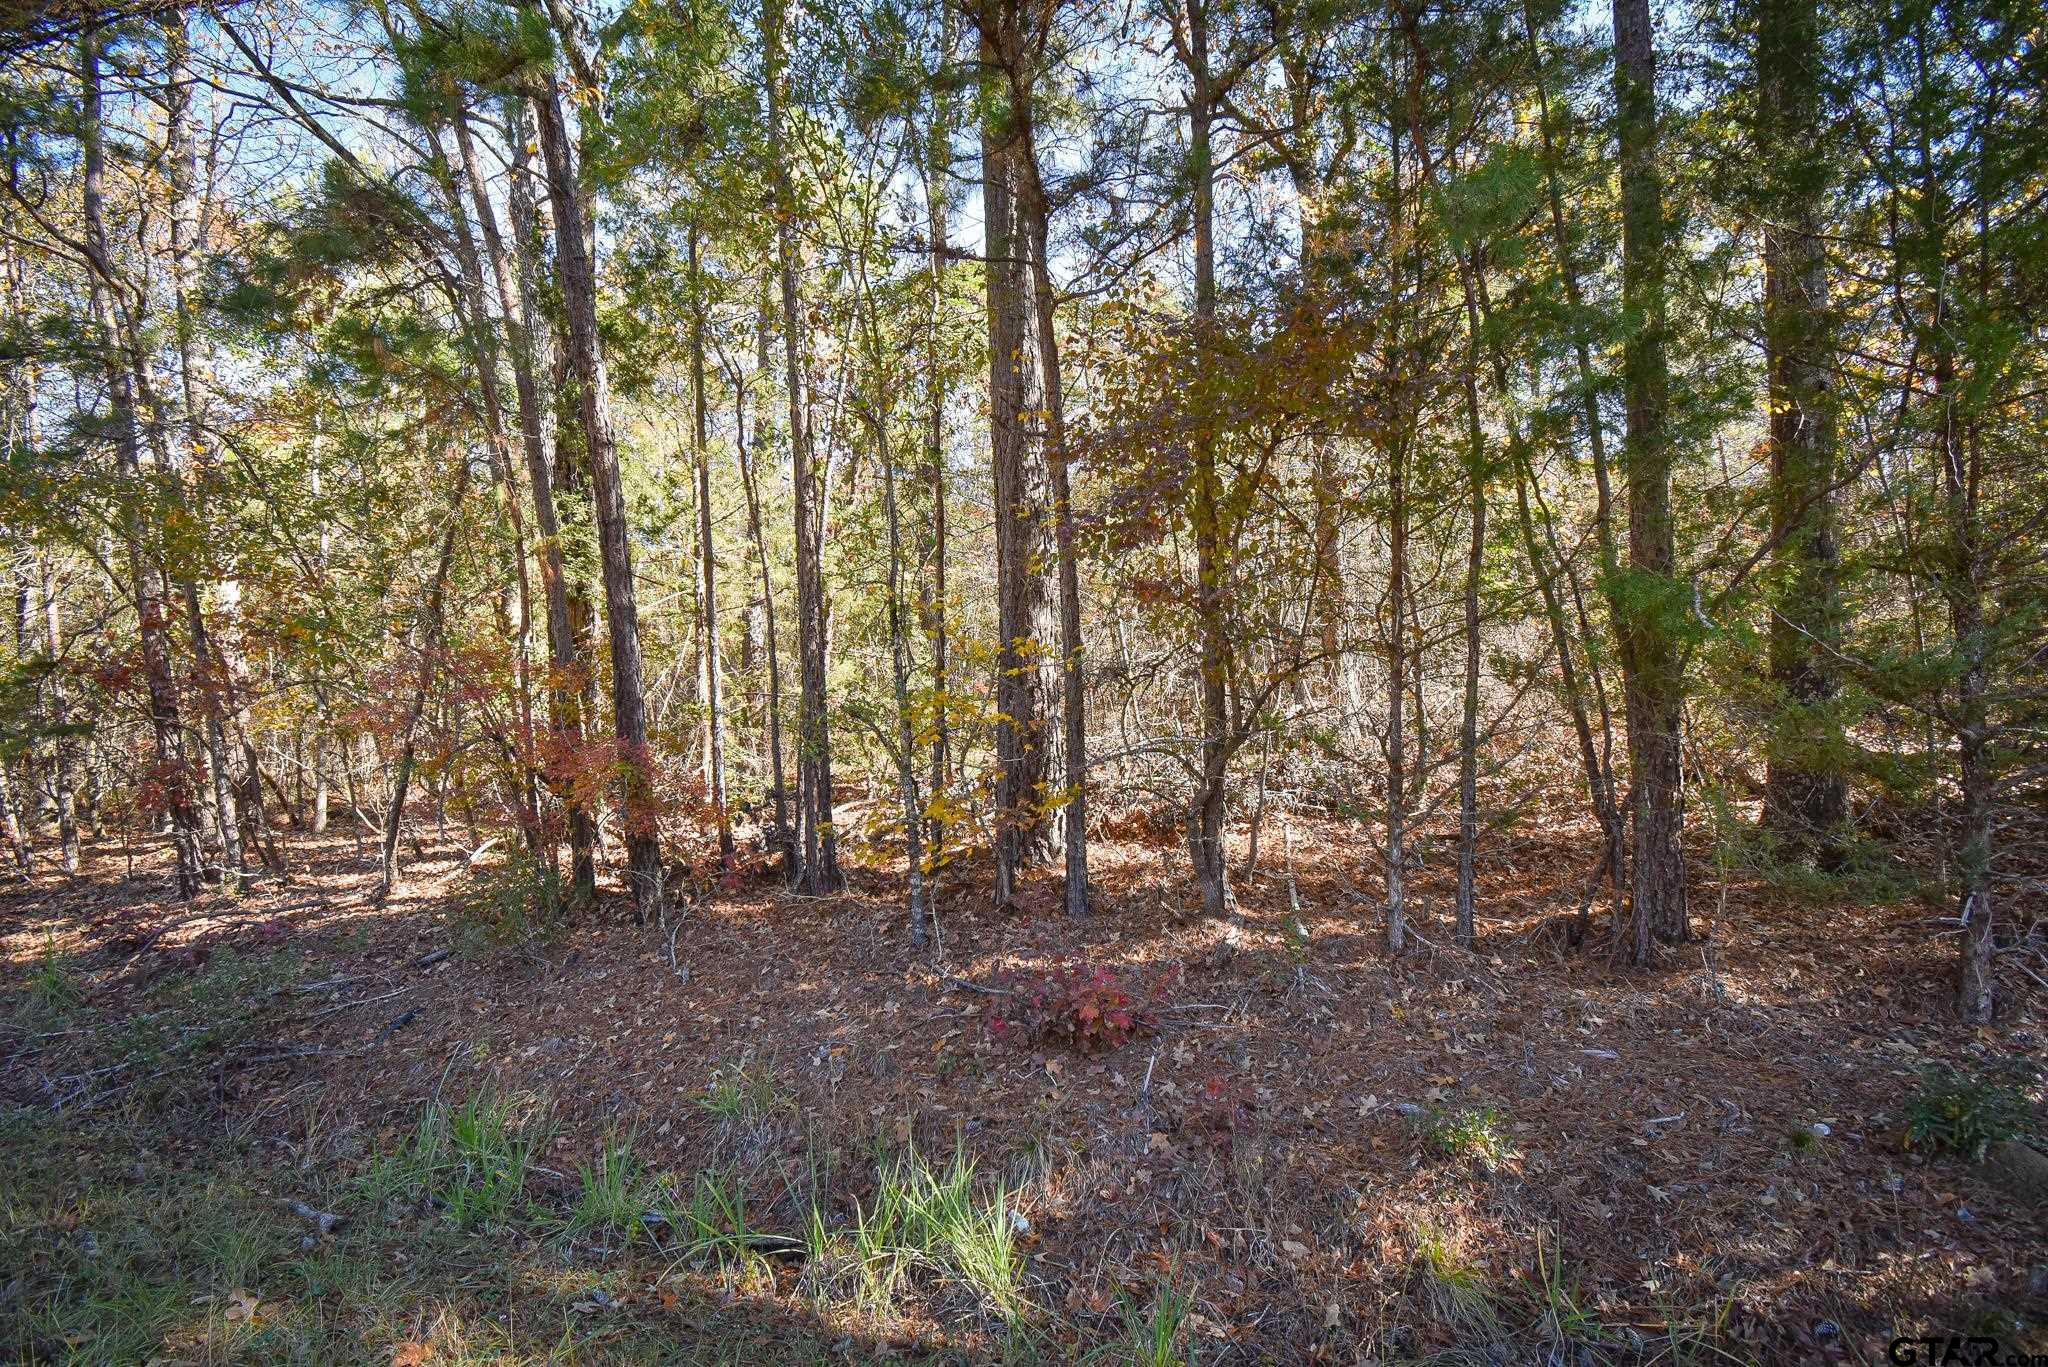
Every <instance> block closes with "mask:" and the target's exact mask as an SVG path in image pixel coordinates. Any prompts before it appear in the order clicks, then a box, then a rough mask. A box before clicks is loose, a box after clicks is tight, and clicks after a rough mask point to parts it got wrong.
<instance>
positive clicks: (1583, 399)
mask: <svg viewBox="0 0 2048 1367" xmlns="http://www.w3.org/2000/svg"><path fill="white" fill-rule="evenodd" d="M1522 31H1523V34H1524V36H1525V37H1526V38H1527V40H1528V46H1529V63H1530V69H1531V71H1532V73H1533V74H1534V76H1535V84H1536V112H1537V118H1536V128H1537V134H1538V137H1539V138H1540V140H1541V142H1542V146H1543V184H1544V196H1545V199H1546V201H1547V203H1548V207H1549V210H1550V231H1551V238H1552V241H1553V243H1554V245H1555V251H1556V266H1557V283H1558V287H1559V289H1560V291H1561V292H1562V293H1563V296H1564V301H1565V307H1566V308H1567V309H1569V310H1570V312H1571V316H1572V317H1573V318H1574V319H1578V318H1583V317H1584V316H1585V294H1584V291H1583V290H1581V288H1580V286H1579V269H1578V261H1577V256H1576V253H1575V252H1574V251H1573V249H1572V234H1571V225H1570V224H1569V222H1567V221H1566V219H1565V213H1564V190H1563V186H1562V185H1561V183H1560V177H1559V175H1558V169H1557V158H1558V152H1557V147H1556V143H1555V138H1554V135H1553V133H1552V131H1551V117H1550V86H1549V79H1550V78H1549V75H1548V73H1547V72H1546V70H1545V66H1544V61H1543V45H1542V42H1541V40H1540V39H1539V37H1538V34H1537V30H1536V20H1535V16H1534V15H1533V14H1532V13H1531V10H1530V7H1529V5H1528V4H1527V3H1526V0H1525V3H1524V4H1523V6H1522ZM1477 283H1478V288H1479V292H1480V300H1481V304H1482V306H1484V304H1485V300H1486V281H1485V279H1484V278H1483V277H1482V278H1481V279H1480V280H1479V281H1478V282H1477ZM1572 356H1573V361H1574V363H1575V367H1576V373H1577V375H1578V380H1579V404H1580V407H1581V409H1582V410H1583V412H1584V415H1585V424H1586V446H1587V450H1588V451H1589V452H1590V453H1591V455H1592V458H1593V493H1594V505H1593V537H1594V544H1595V546H1596V548H1597V549H1598V553H1599V557H1600V580H1601V583H1602V584H1604V585H1607V586H1608V588H1607V605H1608V614H1609V616H1610V617H1611V618H1612V619H1613V620H1614V621H1615V622H1617V623H1618V622H1620V621H1621V620H1622V613H1621V607H1620V601H1619V599H1618V598H1617V597H1616V596H1615V593H1614V589H1613V587H1612V586H1613V585H1614V584H1615V583H1616V582H1617V578H1616V576H1617V573H1618V571H1619V569H1620V557H1619V553H1618V552H1617V551H1616V549H1615V544H1614V486H1613V481H1612V479H1611V478H1610V477H1609V474H1608V459H1607V425H1606V422H1605V421H1604V420H1603V419H1602V418H1601V416H1600V391H1601V383H1600V376H1599V373H1598V372H1596V371H1595V370H1594V369H1593V349H1592V345H1591V343H1590V342H1589V341H1588V340H1587V337H1586V330H1585V327H1584V326H1583V324H1580V325H1576V326H1574V327H1573V329H1572ZM1504 376H1505V371H1504V370H1503V371H1502V377H1503V378H1502V379H1501V381H1500V383H1501V385H1502V387H1503V389H1504V388H1505V379H1504ZM1523 465H1524V468H1525V469H1526V470H1527V472H1528V476H1529V481H1530V486H1531V488H1534V486H1535V478H1536V475H1535V466H1534V463H1533V461H1531V460H1527V459H1525V460H1524V462H1523ZM1537 494H1538V502H1539V503H1540V502H1541V501H1542V500H1541V494H1540V490H1539V491H1537ZM1543 531H1544V535H1545V538H1546V540H1548V541H1549V543H1550V548H1551V551H1552V555H1553V559H1555V560H1556V562H1557V567H1558V569H1559V570H1560V571H1561V572H1563V573H1565V574H1566V575H1567V577H1568V578H1569V580H1570V583H1571V588H1572V602H1573V607H1574V609H1575V610H1576V614H1577V617H1578V621H1579V634H1580V639H1581V641H1583V642H1586V643H1588V645H1589V647H1590V643H1591V641H1592V640H1593V633H1592V624H1591V622H1590V621H1589V620H1588V619H1587V615H1586V612H1585V604H1584V601H1583V597H1582V596H1581V595H1580V593H1579V589H1578V578H1577V575H1576V573H1575V572H1574V571H1573V570H1572V567H1571V563H1570V562H1569V561H1568V560H1566V559H1565V558H1564V557H1563V556H1562V555H1561V554H1559V553H1558V547H1557V543H1556V535H1555V529H1554V524H1553V523H1552V522H1551V520H1549V519H1548V518H1547V517H1546V519H1545V521H1544V525H1543ZM1586 674H1587V683H1588V684H1589V685H1590V687H1591V691H1592V694H1593V698H1594V701H1595V702H1596V703H1597V704H1598V706H1599V710H1600V748H1599V751H1598V765H1597V775H1598V778H1599V781H1598V782H1597V783H1594V784H1592V786H1591V787H1590V788H1589V790H1588V791H1589V792H1590V793H1592V794H1594V813H1595V815H1596V816H1598V817H1599V820H1600V824H1601V830H1602V834H1603V835H1604V836H1605V840H1606V849H1605V852H1604V854H1603V856H1602V860H1603V863H1604V864H1605V865H1606V868H1607V879H1608V887H1609V890H1610V892H1611V894H1612V913H1613V924H1614V935H1615V940H1616V942H1617V943H1619V942H1620V938H1621V935H1622V932H1623V928H1624V920H1625V916H1624V911H1625V905H1624V902H1625V899H1624V893H1623V887H1624V885H1625V884H1626V882H1627V864H1628V858H1627V851H1626V850H1625V849H1624V844H1625V839H1626V835H1627V823H1626V821H1625V820H1624V818H1623V816H1622V813H1621V810H1620V797H1619V796H1618V794H1617V793H1616V791H1615V779H1614V729H1613V710H1612V708H1611V707H1610V706H1609V704H1608V692H1607V684H1606V678H1605V673H1604V671H1603V670H1602V669H1601V667H1600V662H1599V660H1598V659H1597V658H1595V657H1594V656H1592V655H1591V653H1590V650H1589V653H1588V655H1587V658H1586ZM1601 793H1604V794H1605V802H1604V804H1603V803H1602V801H1601V799H1600V797H1599V796H1598V795H1599V794H1601ZM1596 881H1597V878H1596ZM1590 908H1591V903H1590V901H1588V902H1587V904H1586V910H1588V911H1590ZM1584 919H1585V917H1584V913H1583V912H1582V914H1581V921H1582V923H1583V921H1584ZM1583 932H1584V926H1583V924H1582V926H1581V934H1582V935H1583Z"/></svg>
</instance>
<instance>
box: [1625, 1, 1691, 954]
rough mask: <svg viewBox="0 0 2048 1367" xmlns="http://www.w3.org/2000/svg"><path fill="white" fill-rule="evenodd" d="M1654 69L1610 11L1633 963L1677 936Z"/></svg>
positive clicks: (1641, 39) (1676, 659)
mask: <svg viewBox="0 0 2048 1367" xmlns="http://www.w3.org/2000/svg"><path fill="white" fill-rule="evenodd" d="M1656 82H1657V63H1656V54H1655V50H1654V47H1653V34H1652V28H1651V20H1650V3H1649V0H1614V101H1615V134H1616V142H1617V144H1618V150H1619V156H1620V178H1621V281H1622V311H1623V313H1624V314H1625V316H1626V318H1627V323H1628V333H1627V336H1626V337H1625V339H1624V341H1623V344H1622V384H1623V389H1624V393H1625V396H1626V400H1627V408H1628V437H1627V441H1626V443H1625V448H1624V456H1623V476H1624V481H1625V483H1626V486H1627V493H1628V552H1629V571H1630V573H1631V575H1632V576H1633V577H1634V578H1635V579H1636V581H1637V582H1636V586H1635V591H1634V593H1633V595H1632V596H1631V601H1629V602H1628V603H1625V604H1623V605H1622V606H1623V612H1622V615H1621V617H1620V619H1619V626H1620V636H1621V657H1622V667H1623V669H1624V671H1625V673H1626V676H1627V706H1626V711H1627V714H1628V742H1629V770H1630V776H1631V779H1632V787H1633V791H1632V794H1631V797H1632V800H1633V803H1634V807H1635V850H1634V856H1635V859H1634V869H1633V883H1632V887H1633V893H1634V899H1635V907H1634V912H1635V918H1634V944H1633V957H1634V960H1635V962H1637V963H1639V964H1642V963H1648V962H1649V960H1650V938H1651V936H1652V935H1655V936H1656V937H1657V938H1658V939H1660V940H1666V941H1675V940H1683V939H1684V938H1685V937H1686V934H1687V924H1686V899H1685V862H1684V857H1683V850H1682V848H1681V845H1680V837H1681V835H1682V832H1683V827H1684V819H1685V816H1684V806H1683V801H1684V789H1683V772H1682V770H1681V767H1680V745H1681V739H1682V738H1681V730H1682V727H1683V723H1684V711H1683V704H1684V696H1685V671H1684V663H1683V660H1682V658H1681V655H1680V651H1679V642H1678V639H1677V636H1676V633H1675V631H1674V630H1673V625H1672V623H1671V622H1670V621H1669V620H1668V619H1669V617H1670V615H1671V610H1672V596H1673V594H1675V593H1677V592H1679V591H1680V586H1679V585H1678V584H1676V583H1675V582H1674V579H1673V575H1674V572H1675V570H1676V568H1677V548H1676V541H1675V535H1674V530H1673V522H1672V515H1671V466H1672V437H1671V431H1670V414H1669V401H1670V374H1669V368H1668V363H1667V361H1666V357H1665V334H1666V321H1665V298H1664V294H1665V288H1664V277H1665V254H1666V250H1667V246H1666V233H1665V224H1664V193H1663V185H1662V180H1661V176H1660V173H1659V170H1658V166H1657V156H1658V130H1657V89H1656Z"/></svg>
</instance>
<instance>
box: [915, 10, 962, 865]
mask: <svg viewBox="0 0 2048 1367" xmlns="http://www.w3.org/2000/svg"><path fill="white" fill-rule="evenodd" d="M939 9H940V20H939V23H940V40H939V61H940V63H941V65H942V66H943V65H944V64H945V63H948V62H951V61H952V60H953V55H954V49H955V48H956V47H957V46H958V45H959V33H958V30H957V20H956V18H955V15H956V10H955V7H954V5H953V4H952V3H951V2H950V0H941V3H940V4H939ZM931 99H932V122H931V127H930V128H929V129H928V130H927V133H926V137H925V155H924V164H923V166H922V168H921V169H922V172H923V175H924V191H925V223H926V232H927V235H928V237H929V242H928V243H927V250H926V255H925V274H926V288H927V289H928V291H929V295H930V298H929V305H928V306H929V314H928V317H927V319H926V325H925V356H924V363H925V478H926V481H927V483H928V484H929V486H930V489H929V494H928V496H929V497H930V499H931V536H932V568H931V576H930V578H929V580H927V579H925V578H924V577H922V576H920V578H919V580H918V596H919V603H918V611H919V616H920V618H921V619H922V621H923V622H924V625H925V631H926V634H927V635H928V636H930V638H931V648H932V723H931V725H932V738H931V766H932V767H931V783H930V792H931V795H932V798H933V799H934V810H933V815H932V817H931V823H930V833H931V843H932V846H933V848H934V849H937V848H938V847H939V846H940V845H941V844H942V843H943V842H944V840H945V822H944V820H943V818H942V817H941V816H940V815H939V814H938V811H937V808H936V800H937V799H939V798H941V797H943V796H944V795H945V793H946V791H947V789H948V788H949V787H950V786H951V750H952V717H951V700H950V699H949V698H948V696H947V692H948V689H949V687H950V684H949V681H948V679H947V670H948V661H947V651H948V647H949V645H950V641H949V639H948V637H949V628H948V624H947V615H948V614H949V613H950V612H951V610H952V605H951V603H950V602H949V600H948V598H947V590H946V554H947V546H946V493H947V479H946V397H947V384H946V366H945V362H944V359H943V356H942V350H941V348H942V346H943V344H944V337H943V324H944V322H945V318H946V256H947V250H948V248H947V242H946V234H947V226H948V223H947V220H948V217H949V214H948V202H949V196H948V193H947V177H948V176H949V175H950V174H951V172H952V169H953V128H954V123H955V121H956V117H957V116H956V114H955V99H954V96H953V94H952V92H951V90H950V89H949V88H947V87H946V85H945V84H944V83H943V82H934V84H933V90H932V96H931Z"/></svg>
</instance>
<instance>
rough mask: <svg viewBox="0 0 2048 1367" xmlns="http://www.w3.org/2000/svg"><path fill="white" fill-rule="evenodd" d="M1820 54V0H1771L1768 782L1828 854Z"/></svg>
mask: <svg viewBox="0 0 2048 1367" xmlns="http://www.w3.org/2000/svg"><path fill="white" fill-rule="evenodd" d="M1821 68H1822V57H1821V44H1820V12H1819V8H1818V6H1817V4H1816V0H1762V4H1761V5H1760V7H1759V9H1758V11H1757V20H1756V80H1757V118H1758V122H1759V124H1760V125H1761V127H1760V129H1759V137H1758V139H1757V143H1758V145H1757V154H1758V155H1757V162H1758V169H1759V170H1760V171H1762V173H1763V174H1764V175H1765V177H1766V178H1767V184H1768V202H1767V203H1766V205H1765V213H1764V349H1765V353H1766V359H1767V362H1768V367H1769V371H1770V391H1769V401H1770V402H1769V410H1770V421H1771V534H1772V536H1773V538H1774V539H1775V540H1776V541H1777V549H1776V551H1775V552H1774V553H1773V555H1774V559H1775V561H1776V566H1777V570H1778V575H1777V582H1776V583H1775V585H1774V589H1775V592H1774V593H1773V594H1772V596H1771V622H1770V667H1771V683H1772V686H1773V688H1774V689H1775V690H1776V692H1777V694H1778V698H1777V703H1778V714H1777V716H1776V717H1775V718H1773V721H1772V728H1771V729H1772V737H1771V751H1770V760H1769V766H1768V770H1767V777H1766V780H1765V784H1764V824H1765V825H1766V826H1767V827H1768V828H1769V829H1770V830H1771V831H1772V832H1773V833H1774V834H1775V835H1777V836H1778V837H1779V839H1780V840H1782V841H1783V842H1784V843H1785V844H1786V846H1787V847H1789V848H1790V849H1791V850H1793V851H1794V852H1797V853H1816V854H1818V855H1819V856H1820V858H1821V860H1822V862H1823V863H1826V862H1830V861H1831V858H1832V855H1833V853H1834V851H1835V847H1836V846H1837V844H1838V836H1839V828H1840V827H1841V825H1842V823H1843V821H1844V820H1845V819H1846V818H1847V815H1848V786H1847V784H1846V782H1845V781H1844V779H1843V778H1842V775H1841V772H1840V768H1839V760H1838V759H1837V757H1836V755H1835V754H1834V753H1833V752H1835V751H1836V750H1838V748H1839V746H1840V745H1841V742H1842V736H1841V728H1840V726H1839V724H1837V723H1836V722H1835V720H1834V719H1833V717H1832V716H1831V714H1830V712H1829V707H1828V704H1829V703H1830V702H1831V701H1832V699H1833V698H1834V696H1835V690H1836V679H1835V664H1834V659H1833V653H1834V651H1835V649H1836V647H1838V646H1839V644H1840V641H1841V634H1842V605H1841V594H1840V591H1839V589H1838V587H1837V584H1836V578H1837V575H1836V568H1837V564H1836V562H1837V559H1838V556H1837V552H1836V547H1835V526H1834V523H1835V518H1834V491H1833V484H1834V477H1835V397H1834V355H1833V350H1834V343H1833V323H1832V319H1831V316H1830V307H1829V301H1828V279H1827V253H1826V249H1825V247H1824V245H1823V243H1822V241H1821V236H1820V224H1821V215H1822V212H1823V209H1824V207H1825V199H1826V190H1827V178H1828V169H1827V162H1826V159H1825V157H1824V156H1823V155H1822V153H1821V151H1820V147H1821V143H1820V141H1819V140H1818V139H1816V138H1815V136H1814V130H1815V129H1817V128H1818V127H1820V119H1821V99H1820V79H1821Z"/></svg>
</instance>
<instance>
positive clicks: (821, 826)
mask: <svg viewBox="0 0 2048 1367" xmlns="http://www.w3.org/2000/svg"><path fill="white" fill-rule="evenodd" d="M783 22H784V14H783V4H782V0H768V3H766V4H764V5H763V6H762V10H761V28H762V34H761V39H762V48H763V51H764V54H765V56H764V61H765V63H766V67H767V73H768V74H767V86H768V92H767V93H768V159H769V162H770V163H771V166H770V172H771V174H772V176H773V177H774V186H773V189H774V195H775V204H776V214H775V220H776V233H775V256H776V268H777V271H778V273H779V276H780V280H781V286H782V350H783V369H784V383H785V387H786V388H787V389H788V391H789V451H790V477H791V483H792V485H793V486H794V491H795V518H796V627H797V680H798V693H799V705H798V709H797V808H798V817H799V820H800V821H801V822H802V824H803V871H802V873H801V874H800V875H799V876H798V880H797V885H798V887H799V888H800V889H801V890H802V891H804V892H805V893H808V894H810V895H811V896H814V897H816V896H823V895H825V894H828V893H834V892H837V891H839V889H840V888H841V887H842V886H844V884H845V879H844V878H843V877H842V876H841V874H840V872H839V840H838V835H837V833H836V832H835V831H834V830H833V827H832V728H831V716H830V711H829V707H830V704H829V700H828V698H827V695H826V679H825V647H826V637H825V632H826V626H825V586H824V565H823V556H822V547H821V546H820V545H819V541H820V538H821V535H822V530H823V518H822V511H823V510H822V507H821V506H820V497H821V494H820V490H819V488H818V480H817V475H816V473H815V471H814V470H813V469H812V452H811V424H810V415H809V411H808V410H809V400H808V387H807V386H806V384H805V375H804V370H805V363H804V354H805V350H806V346H805V342H804V314H803V310H802V307H801V304H800V300H799V298H798V294H797V246H796V224H795V213H796V199H795V193H794V190H793V188H792V186H791V183H790V174H789V165H788V161H787V153H786V151H785V150H784V147H783V130H782V105H783V98H784V90H783V50H782V39H783Z"/></svg>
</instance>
